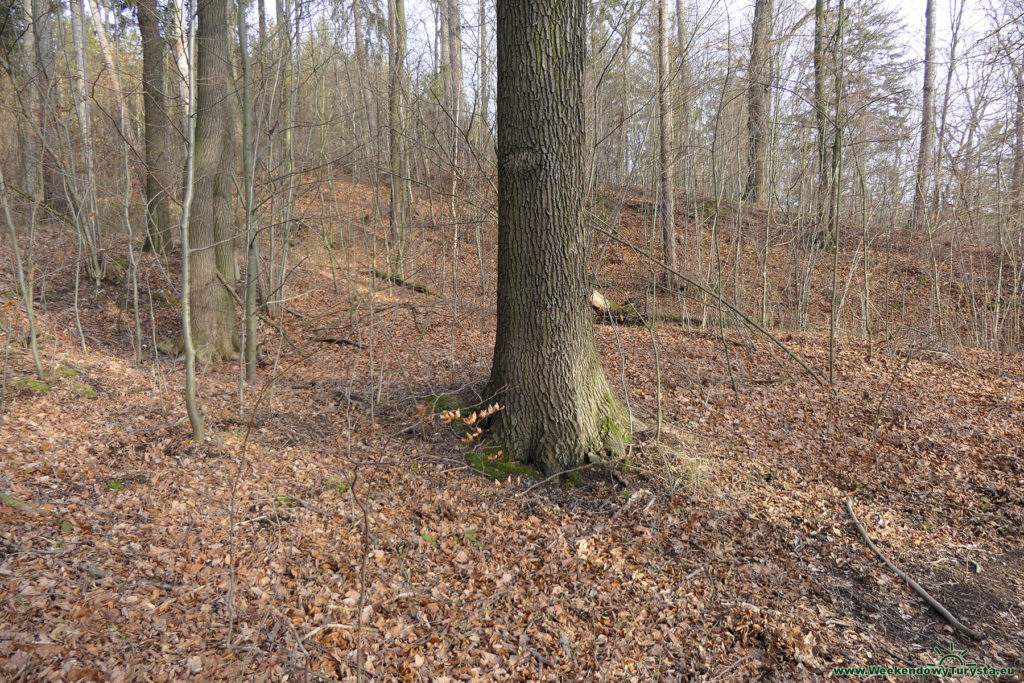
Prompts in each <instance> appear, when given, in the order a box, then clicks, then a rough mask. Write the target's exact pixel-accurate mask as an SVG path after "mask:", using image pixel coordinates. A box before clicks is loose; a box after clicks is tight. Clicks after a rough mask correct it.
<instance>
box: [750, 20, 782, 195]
mask: <svg viewBox="0 0 1024 683" xmlns="http://www.w3.org/2000/svg"><path fill="white" fill-rule="evenodd" d="M774 5H775V3H774V0H756V2H755V4H754V25H753V32H752V34H751V38H750V63H749V65H748V68H747V79H748V80H749V84H748V86H747V132H748V137H749V153H748V159H749V162H748V163H749V166H748V170H747V186H746V190H745V191H744V193H743V196H744V199H747V200H750V201H752V202H754V203H755V204H761V203H763V202H764V193H765V183H766V182H767V175H768V171H767V168H768V147H769V142H770V140H769V128H768V122H769V120H770V119H771V74H770V73H769V71H770V69H769V64H768V60H769V51H768V42H769V39H770V37H771V36H770V32H771V25H772V14H773V12H774Z"/></svg>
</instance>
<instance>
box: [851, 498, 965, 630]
mask: <svg viewBox="0 0 1024 683" xmlns="http://www.w3.org/2000/svg"><path fill="white" fill-rule="evenodd" d="M846 511H847V512H849V513H850V517H852V518H853V523H854V524H856V525H857V531H859V532H860V535H861V537H863V538H864V542H865V543H867V544H868V547H869V548H871V550H873V551H874V553H875V555H878V557H879V559H880V560H882V562H884V563H885V565H886V566H887V567H889V569H891V570H893V571H894V572H896V575H897V576H898V577H900V578H901V579H903V580H904V581H906V582H907V583H908V584H910V587H911V588H913V589H914V590H915V591H916V592H917V594H918V595H920V596H921V597H922V598H924V600H925V602H927V603H928V604H929V605H931V606H932V609H934V610H935V611H936V612H938V613H939V614H940V615H941V616H942V618H943V619H945V620H946V621H948V622H949V624H950V626H952V627H953V628H955V629H956V630H957V631H960V632H961V633H963V634H964V635H965V636H970V637H971V638H973V639H974V640H981V635H980V634H979V633H978V632H977V631H974V630H972V629H970V628H968V627H967V626H964V625H963V624H961V623H960V620H959V619H957V618H956V617H954V616H953V615H952V614H950V613H949V610H947V609H946V608H945V607H943V606H942V605H941V604H940V603H939V601H938V600H936V599H935V598H933V597H932V596H931V595H929V594H928V591H926V590H925V589H924V588H922V587H921V584H919V583H918V582H917V581H914V580H913V579H912V578H910V577H909V576H907V574H906V573H905V572H903V571H902V570H901V569H900V568H899V567H897V566H896V565H894V564H893V563H892V562H890V561H889V559H888V558H887V557H886V556H885V555H883V554H882V551H881V550H879V549H878V547H877V546H876V545H875V544H874V543H872V542H871V539H870V538H869V537H868V532H867V531H865V530H864V525H863V524H861V523H860V520H859V519H857V515H855V514H854V513H853V499H852V498H850V497H849V496H847V497H846Z"/></svg>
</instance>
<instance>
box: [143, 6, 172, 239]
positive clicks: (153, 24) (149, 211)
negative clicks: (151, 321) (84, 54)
mask: <svg viewBox="0 0 1024 683" xmlns="http://www.w3.org/2000/svg"><path fill="white" fill-rule="evenodd" d="M136 11H137V13H138V20H139V35H140V36H141V38H142V94H143V99H142V103H143V116H144V119H145V138H146V230H147V233H146V247H145V248H146V249H149V250H152V251H155V252H157V253H159V254H166V253H167V252H169V251H170V249H171V246H172V235H173V234H174V232H173V231H174V226H172V225H171V212H170V197H169V196H168V193H169V192H170V189H171V185H172V183H173V182H174V176H173V174H172V172H171V150H170V138H169V132H170V125H171V121H170V119H169V118H168V116H167V101H166V98H165V96H164V88H165V83H166V79H165V73H166V62H167V42H166V41H165V40H164V38H163V37H161V35H160V29H159V23H158V16H159V15H158V12H157V4H156V0H138V3H137V6H136Z"/></svg>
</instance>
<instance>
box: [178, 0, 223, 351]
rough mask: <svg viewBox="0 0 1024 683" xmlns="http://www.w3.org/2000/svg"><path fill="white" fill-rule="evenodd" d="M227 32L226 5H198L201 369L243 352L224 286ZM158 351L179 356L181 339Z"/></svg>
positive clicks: (192, 229)
mask: <svg viewBox="0 0 1024 683" xmlns="http://www.w3.org/2000/svg"><path fill="white" fill-rule="evenodd" d="M227 30H228V8H227V2H226V0H201V2H200V3H199V26H198V30H197V32H196V43H197V51H198V53H199V54H198V56H197V58H196V62H197V64H196V83H197V87H196V134H195V135H196V139H195V190H194V198H193V200H192V215H191V216H190V217H189V224H188V233H189V243H190V244H189V246H190V250H191V255H190V256H191V260H190V270H189V286H190V289H191V292H192V310H191V318H192V326H191V327H192V337H193V340H194V342H195V349H196V358H197V359H198V360H199V361H200V362H204V363H215V362H218V361H221V360H228V359H232V358H237V357H238V351H239V348H240V344H239V337H238V329H237V327H236V319H235V307H234V302H233V301H232V298H231V294H230V292H229V291H228V290H227V285H226V284H225V283H227V284H228V285H233V284H234V268H230V267H228V266H229V264H227V263H225V261H226V260H227V256H228V254H230V251H229V250H230V249H231V246H232V245H233V244H234V237H235V235H234V226H233V220H234V210H233V207H232V191H233V183H232V171H233V169H234V167H235V164H234V154H233V151H234V150H233V149H232V139H233V135H234V131H233V125H232V116H231V110H230V108H228V107H226V106H225V104H224V103H225V102H227V101H228V98H229V97H231V91H230V90H229V88H228V85H229V84H228V81H229V76H230V69H231V49H230V48H231V46H230V45H229V43H228V41H227V40H225V37H226V33H227ZM218 251H220V252H221V253H220V254H219V256H220V258H218ZM218 262H219V263H220V268H219V269H218ZM161 348H162V349H163V350H165V351H171V352H173V353H175V354H177V353H181V350H182V342H181V335H180V334H179V335H178V336H177V337H176V338H175V339H173V340H171V341H170V342H168V343H165V344H163V345H162V346H161Z"/></svg>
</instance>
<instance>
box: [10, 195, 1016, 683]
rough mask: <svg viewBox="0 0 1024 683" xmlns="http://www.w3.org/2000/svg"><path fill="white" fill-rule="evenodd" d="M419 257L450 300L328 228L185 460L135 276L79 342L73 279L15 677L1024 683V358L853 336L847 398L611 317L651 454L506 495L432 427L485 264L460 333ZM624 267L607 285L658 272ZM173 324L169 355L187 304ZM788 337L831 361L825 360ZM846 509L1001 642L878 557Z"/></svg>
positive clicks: (845, 365) (470, 273) (20, 359)
mask: <svg viewBox="0 0 1024 683" xmlns="http://www.w3.org/2000/svg"><path fill="white" fill-rule="evenodd" d="M361 210H362V209H361V208H360V207H358V206H356V207H353V208H352V211H351V214H352V218H353V220H352V224H353V226H356V225H358V214H359V212H360V211H361ZM490 229H491V230H493V227H492V228H490ZM421 237H422V239H420V240H418V244H417V247H416V250H417V251H415V252H414V253H413V255H412V256H411V257H410V258H411V261H412V262H413V263H414V264H416V265H415V267H414V268H413V270H414V272H413V273H412V274H410V279H414V278H412V275H415V276H416V277H419V278H421V279H423V280H424V281H426V282H427V283H428V285H429V288H430V290H431V292H432V293H433V294H424V293H418V292H414V291H411V290H409V289H406V288H402V287H399V286H395V285H394V284H393V283H388V282H383V281H381V280H380V279H375V278H373V276H372V275H368V274H367V273H366V268H365V265H363V266H361V267H360V264H362V261H361V257H362V255H368V254H369V253H370V252H371V249H370V245H369V244H368V243H367V242H365V241H364V240H363V239H361V238H360V237H359V234H358V233H357V230H356V228H355V227H353V228H352V229H351V231H350V233H349V234H348V235H347V237H346V240H343V242H342V245H341V246H340V247H339V248H338V249H337V251H336V252H334V253H333V256H334V257H335V258H334V259H333V260H332V259H331V258H330V256H331V255H329V254H327V253H326V252H325V250H324V247H323V241H321V240H319V238H317V237H316V236H313V235H307V236H306V237H305V239H304V242H303V244H304V245H305V248H306V249H307V251H308V258H306V259H305V260H304V261H303V262H302V266H301V267H300V268H298V269H297V270H296V272H295V273H294V281H293V283H292V287H293V288H294V289H295V290H296V291H299V292H302V293H303V296H301V297H299V298H297V299H296V300H294V301H292V302H290V303H289V306H288V307H289V312H286V313H285V314H284V315H283V316H282V317H281V319H280V321H279V325H280V329H279V330H275V329H273V328H269V327H267V328H265V329H264V333H263V334H264V341H265V343H264V347H263V350H262V355H263V360H264V363H265V365H264V367H262V368H261V382H260V383H258V384H256V385H254V386H251V387H246V389H245V394H244V397H243V405H244V410H242V411H241V412H240V410H239V385H238V380H237V368H236V367H234V366H232V365H231V364H225V365H221V366H216V367H208V368H202V369H201V373H200V384H201V387H202V403H203V406H204V411H205V414H206V420H207V426H208V428H209V431H210V432H211V434H212V437H211V439H210V442H209V443H206V444H194V443H192V442H191V441H190V440H189V438H188V434H189V431H188V425H187V422H185V421H184V418H183V414H184V413H183V409H182V406H181V400H180V396H181V392H182V382H183V380H182V371H181V367H180V365H179V364H178V363H175V362H173V361H171V360H169V359H166V358H161V359H157V360H156V361H153V360H152V358H151V357H149V359H148V360H147V362H145V363H143V364H142V365H141V366H136V365H135V364H134V362H133V351H132V348H131V345H130V343H129V341H128V339H130V336H129V333H128V330H129V329H130V326H131V324H132V323H131V317H130V312H126V309H125V308H124V307H123V305H122V304H123V300H124V298H125V287H124V285H123V284H121V285H118V284H117V283H116V282H115V283H108V284H106V285H104V287H103V288H101V289H100V290H95V289H93V288H91V287H86V289H85V291H83V295H82V301H83V310H82V312H81V315H82V325H83V329H84V330H86V333H87V335H88V336H87V339H86V342H87V347H88V350H87V351H82V349H81V348H80V346H79V343H78V339H77V335H76V333H75V327H74V320H73V314H72V313H71V309H70V308H69V307H68V305H67V303H68V301H70V297H71V296H72V294H71V293H70V290H69V289H68V284H69V282H70V279H69V278H70V277H71V276H70V274H69V273H70V270H69V269H68V268H64V269H63V270H61V269H56V268H55V269H54V272H53V273H52V274H51V276H50V277H51V279H52V281H53V282H54V283H59V286H58V287H57V290H58V291H57V294H56V296H55V300H54V301H52V302H46V301H43V302H41V306H42V308H43V309H44V310H42V312H41V314H40V319H41V325H42V332H43V336H42V349H43V356H44V362H45V364H46V367H47V369H48V371H49V372H50V376H49V377H48V384H47V387H46V388H45V389H43V388H42V387H35V386H32V385H31V384H30V383H26V382H20V381H19V380H23V379H28V378H30V377H31V372H30V368H31V366H30V363H29V362H28V359H27V358H26V356H25V351H24V349H23V348H22V347H21V346H20V345H19V344H18V341H17V340H12V341H11V344H10V346H9V348H8V351H7V356H8V360H7V363H6V366H5V367H6V371H5V377H6V394H5V402H4V407H3V410H4V414H3V424H2V430H0V452H2V453H3V468H2V474H0V476H2V480H0V484H2V487H0V490H2V492H3V493H4V496H5V498H4V504H3V505H0V599H2V601H3V605H4V607H3V615H4V617H3V619H2V621H0V671H2V672H3V673H2V677H3V678H5V679H7V680H153V681H170V680H186V679H189V680H224V679H234V680H239V679H241V680H286V679H287V680H295V679H303V678H304V679H305V680H332V679H333V680H350V679H354V678H355V677H356V671H357V668H358V667H361V669H362V671H363V675H362V676H363V678H364V679H366V680H370V679H375V680H376V679H380V680H446V679H447V680H533V679H536V680H657V679H663V680H748V679H751V678H764V679H782V680H802V679H806V680H814V679H818V678H823V677H826V676H828V675H829V672H830V671H831V668H832V667H833V666H859V665H868V664H879V665H882V664H890V665H918V664H922V663H930V662H932V661H935V660H936V659H937V658H938V657H937V655H936V652H935V648H940V649H942V650H946V649H947V648H948V647H950V644H952V646H953V647H954V648H955V649H956V650H958V651H959V650H961V649H967V650H968V653H969V654H968V657H969V658H970V659H972V660H973V661H977V662H979V663H984V664H987V665H989V666H1000V667H1001V666H1005V667H1014V666H1016V667H1017V668H1018V670H1019V669H1020V668H1021V664H1022V663H1021V657H1022V654H1024V637H1022V635H1021V634H1022V633H1024V574H1022V573H1021V571H1020V566H1021V564H1022V562H1024V543H1022V536H1021V533H1022V529H1024V496H1022V491H1024V449H1022V445H1021V444H1022V443H1024V360H1022V358H1021V357H1020V356H1019V355H1012V354H998V353H993V352H984V351H976V350H971V349H966V348H961V349H958V350H956V351H955V352H949V351H946V350H941V349H940V350H938V351H936V350H934V349H933V348H930V347H926V346H923V345H920V344H917V345H915V344H913V343H912V342H911V341H905V342H903V343H901V342H899V341H890V342H889V343H888V344H887V345H886V346H885V348H879V349H877V350H874V352H873V353H872V355H871V358H870V360H869V359H868V354H867V349H866V347H865V345H864V344H863V342H860V341H855V340H852V339H850V338H849V337H848V336H847V335H843V336H842V337H841V341H840V343H839V346H838V350H837V367H838V369H839V371H838V375H837V381H836V390H835V392H834V393H833V392H832V391H831V390H830V389H828V388H824V387H821V386H818V385H817V384H815V383H814V382H812V381H811V380H810V379H809V378H807V377H806V376H801V375H799V374H798V373H797V368H795V367H794V366H792V364H789V363H784V362H781V360H780V354H779V353H778V352H777V351H773V350H772V349H771V348H770V347H769V346H767V345H765V344H763V343H761V342H760V341H757V340H754V339H752V338H751V337H749V336H747V335H744V334H741V331H740V330H737V329H732V328H726V329H725V340H726V341H725V344H724V345H723V341H722V339H721V338H720V337H719V334H718V333H717V332H715V331H714V329H711V330H704V331H701V330H697V329H692V328H688V327H683V326H678V325H672V324H660V325H658V326H657V327H656V328H655V331H654V334H653V335H652V334H651V332H649V331H648V330H647V329H645V328H643V327H614V326H610V325H599V326H598V327H597V333H598V339H599V343H600V346H601V350H602V354H603V358H604V362H605V367H606V370H607V371H608V374H609V376H610V377H611V378H612V379H613V382H614V383H615V384H616V386H617V387H618V389H619V391H620V393H622V394H623V395H624V396H628V397H629V404H630V408H631V409H632V411H633V413H634V415H635V416H636V419H637V421H638V424H637V425H636V427H637V429H636V437H637V442H636V443H635V444H634V445H633V447H632V449H631V451H630V453H629V454H628V457H627V458H625V459H622V460H620V461H618V462H616V463H614V464H613V465H611V466H609V467H607V468H603V469H600V470H597V469H595V470H593V471H581V472H580V473H578V475H579V476H576V477H573V478H572V479H571V481H569V482H558V481H551V482H547V483H544V484H541V485H538V481H537V480H536V479H534V478H530V477H528V476H524V475H514V476H511V477H509V478H506V479H503V480H500V479H499V480H494V479H490V478H487V477H484V476H481V475H480V474H479V473H477V472H476V471H474V469H473V468H471V467H470V466H469V465H468V464H467V460H466V454H467V452H468V451H469V450H470V449H471V448H474V447H476V446H475V444H469V445H467V444H465V443H463V442H462V441H461V440H460V435H459V434H457V433H456V432H455V431H453V429H452V427H451V426H450V425H447V424H445V423H444V422H442V421H441V420H439V419H437V417H436V415H435V414H434V413H435V409H434V407H431V406H432V405H434V404H432V403H431V397H436V396H438V395H439V394H443V393H448V394H451V395H453V396H458V397H459V398H460V399H461V400H463V401H470V402H471V401H472V400H473V395H474V393H473V392H474V391H475V390H479V388H480V387H482V385H483V384H484V382H485V381H486V376H487V370H488V365H489V361H490V355H489V354H490V348H491V344H492V340H493V328H494V317H493V307H492V303H491V301H492V298H491V297H493V291H494V289H493V271H492V270H489V269H488V267H487V265H486V264H488V263H491V262H493V253H492V252H490V251H488V249H487V248H486V246H482V248H481V252H480V255H479V258H478V255H477V253H476V252H475V248H474V245H473V243H472V240H469V241H467V242H466V243H465V244H463V245H462V249H461V256H460V269H459V272H460V274H459V276H458V277H459V283H458V284H459V288H458V292H459V300H458V301H457V317H456V318H454V322H453V309H454V308H455V306H454V305H453V303H454V302H453V297H452V296H451V292H452V291H453V279H454V275H453V273H452V272H450V263H449V265H448V268H449V271H448V272H442V271H441V270H440V266H437V267H428V265H426V264H440V263H444V262H445V261H446V259H447V260H448V261H450V260H451V254H450V251H449V250H450V248H451V245H450V244H449V243H447V240H446V239H444V236H443V235H434V234H433V233H431V232H430V229H429V228H422V232H421ZM489 237H490V238H491V239H493V237H492V236H491V235H490V234H485V235H484V240H483V242H482V244H483V245H486V244H487V243H488V238H489ZM40 242H41V243H50V242H52V243H53V244H58V243H59V239H57V236H56V234H55V235H54V239H53V240H40ZM39 249H42V247H39ZM342 250H344V251H345V252H346V255H345V256H344V257H342V256H341V252H342ZM3 258H4V260H6V259H7V258H9V257H7V256H6V255H4V256H3ZM36 258H37V259H39V261H40V262H44V260H45V258H44V255H41V252H40V253H38V254H37V255H36ZM616 258H617V263H618V264H621V266H615V264H613V265H612V266H611V267H609V269H608V273H609V274H608V275H607V277H608V278H609V279H612V280H613V281H614V278H615V273H616V272H617V271H616V267H621V269H622V272H623V273H627V272H635V271H636V269H635V263H634V264H633V266H630V259H632V258H634V256H633V255H631V254H628V253H624V252H620V253H618V256H617V257H616ZM613 260H615V259H613ZM46 262H56V261H46ZM481 263H483V264H484V267H483V268H481V267H480V264H481ZM4 272H5V273H7V272H10V269H9V268H5V271H4ZM142 276H143V284H144V291H146V289H147V287H148V289H149V291H153V292H156V291H163V290H162V288H165V287H166V285H163V284H162V281H161V280H160V276H159V275H158V273H157V271H156V269H155V268H151V267H147V268H144V269H143V271H142ZM481 276H482V277H481ZM3 284H4V290H5V291H10V290H11V289H12V286H11V284H12V283H11V282H7V281H6V280H5V281H4V283H3ZM620 284H621V288H622V289H623V290H624V291H625V290H628V289H629V283H628V282H627V279H626V278H623V280H622V282H621V283H620ZM61 287H63V289H60V288H61ZM663 298H666V299H670V298H669V297H663ZM672 305H673V303H672V302H671V300H669V301H667V302H666V303H664V305H663V306H662V307H663V308H667V307H671V306H672ZM3 311H4V316H5V317H6V318H7V320H5V321H4V322H5V327H6V326H8V325H10V324H12V323H13V324H14V325H15V326H17V324H18V323H19V321H20V319H19V317H18V313H17V311H15V310H14V307H13V306H6V307H4V309H3ZM152 311H153V315H152V319H151V321H150V322H149V323H148V324H149V325H151V327H152V329H153V330H155V334H156V336H157V337H161V336H165V335H167V334H169V333H171V332H172V331H173V330H174V326H175V320H176V313H175V307H174V306H173V301H165V302H163V303H160V302H159V301H158V302H157V303H156V304H155V305H154V307H153V309H152ZM146 317H149V313H148V312H147V314H146ZM144 324H145V320H144ZM282 334H283V335H286V336H287V340H285V339H284V338H283V336H282ZM782 334H783V341H784V343H786V344H787V345H789V346H790V347H791V348H793V349H794V350H796V351H797V352H798V353H800V354H801V355H803V356H804V357H805V358H807V359H808V360H809V361H810V362H811V364H812V365H813V366H814V367H816V368H823V367H825V366H826V364H827V357H828V338H827V335H825V334H823V333H821V332H809V333H799V334H798V333H782ZM144 336H146V335H144ZM314 339H320V341H314ZM331 340H333V341H335V342H336V343H329V341H331ZM654 344H656V345H657V350H658V354H657V364H658V366H659V367H660V370H661V386H660V394H661V401H660V405H661V413H662V419H661V429H660V435H659V434H657V432H658V426H657V425H658V419H657V413H658V403H659V402H658V394H659V388H658V381H657V374H656V372H655V367H656V362H655V361H656V359H655V354H654ZM150 348H151V347H150ZM726 348H728V350H729V361H730V362H731V364H732V377H733V378H734V379H735V383H736V386H735V390H734V388H733V386H732V381H731V380H730V377H729V372H728V369H727V366H726V360H725V349H726ZM144 351H145V353H144V354H143V355H144V356H147V355H148V354H149V353H151V352H150V350H149V349H145V350H144ZM439 405H440V404H439V403H437V404H436V406H439ZM436 406H435V407H436ZM439 409H440V408H438V410H439ZM656 436H658V437H660V438H658V439H657V440H656V439H655V437H656ZM848 495H851V496H852V497H853V502H854V506H855V508H856V510H857V512H858V516H859V517H860V519H861V520H862V522H863V523H864V524H865V526H866V527H867V529H868V532H869V533H870V534H871V535H872V538H873V539H874V540H875V542H876V543H877V544H878V545H879V546H880V547H881V548H882V549H883V551H884V552H885V553H886V554H887V555H888V556H889V557H890V558H891V559H892V560H893V561H894V562H896V563H897V564H898V565H899V566H901V567H902V568H903V569H904V570H905V571H907V572H908V573H909V574H910V575H911V576H913V577H914V578H915V579H916V580H917V581H919V582H920V583H921V584H923V585H924V586H925V587H926V588H928V589H929V591H931V593H932V594H933V595H934V596H935V597H936V598H937V599H938V600H939V601H940V602H942V603H943V604H944V605H946V607H948V608H949V609H950V610H951V611H952V612H953V613H954V614H956V615H957V616H958V617H959V618H960V619H961V620H963V621H964V622H966V623H967V624H968V625H970V626H971V627H973V628H975V629H977V630H979V631H981V632H982V633H983V634H984V639H983V640H982V641H981V642H971V641H967V640H965V639H963V637H961V636H959V635H958V634H957V633H955V632H953V631H952V629H951V628H950V627H949V626H947V625H946V624H945V622H943V621H942V620H941V618H940V617H938V615H936V614H935V613H934V612H933V611H931V610H930V608H928V607H927V605H925V604H924V603H923V602H922V601H921V600H920V599H919V598H918V597H917V596H916V595H915V594H914V593H913V592H911V591H910V589H909V588H908V587H907V586H906V585H905V584H903V582H902V581H900V580H899V579H898V578H896V577H895V576H893V575H892V574H891V573H890V572H889V571H888V570H887V569H886V568H885V567H884V566H882V565H881V563H880V562H879V561H878V560H877V558H875V557H874V556H873V555H871V554H870V553H869V552H868V551H867V550H866V548H865V547H864V545H863V543H862V542H861V540H860V539H859V537H858V536H857V532H856V531H855V529H854V527H853V524H852V522H851V520H850V518H849V517H848V515H847V513H846V511H845V507H844V506H845V501H846V497H847V496H848ZM19 503H20V504H19ZM360 610H361V611H360Z"/></svg>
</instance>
